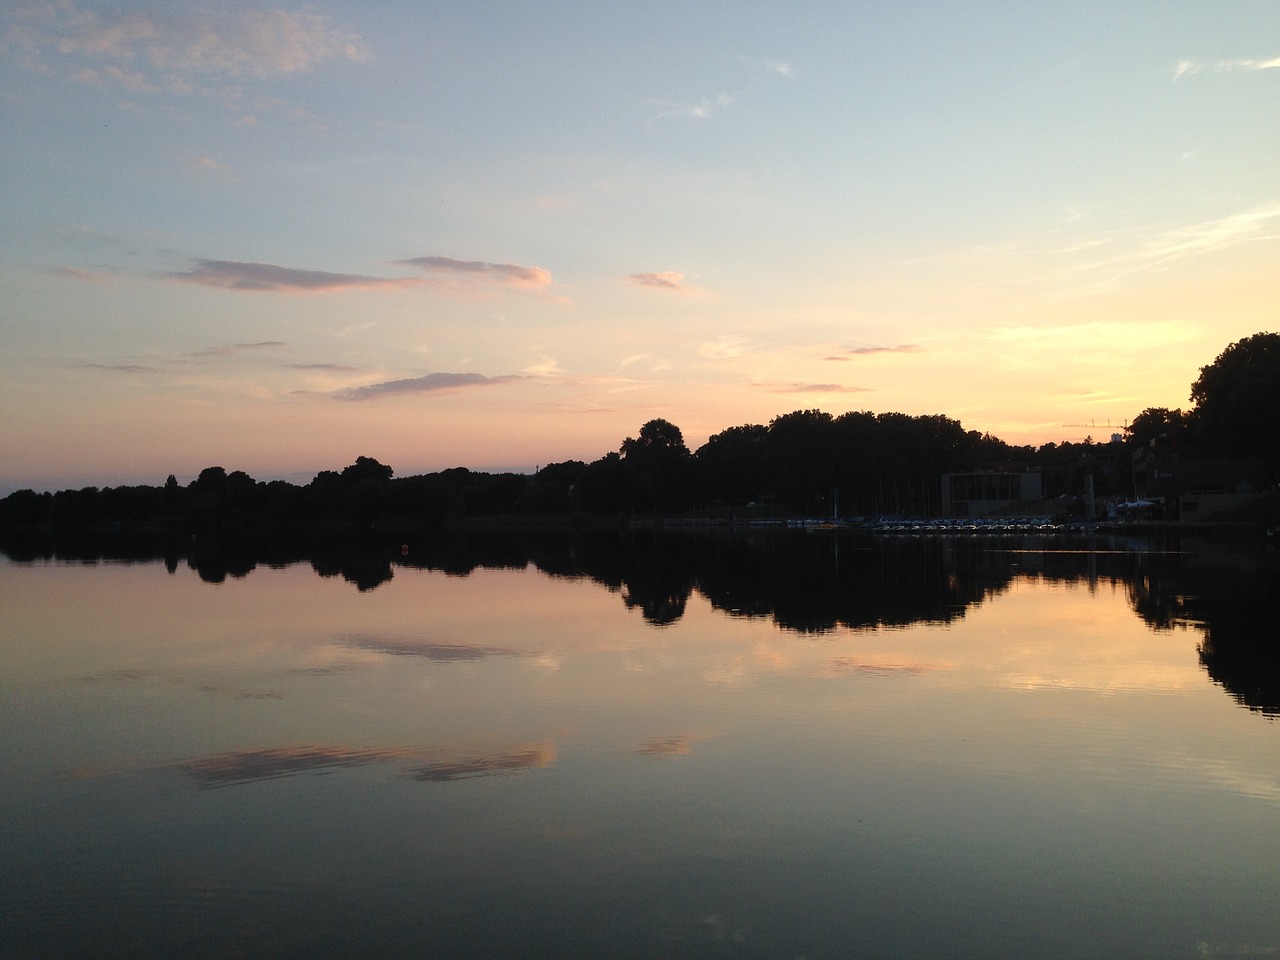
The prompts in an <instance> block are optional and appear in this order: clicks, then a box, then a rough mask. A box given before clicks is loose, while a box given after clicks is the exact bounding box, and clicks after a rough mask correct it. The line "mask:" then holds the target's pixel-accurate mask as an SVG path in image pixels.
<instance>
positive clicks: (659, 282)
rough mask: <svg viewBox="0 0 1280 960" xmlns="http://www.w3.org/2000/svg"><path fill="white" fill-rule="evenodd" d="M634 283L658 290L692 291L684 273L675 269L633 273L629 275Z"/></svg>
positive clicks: (629, 278)
mask: <svg viewBox="0 0 1280 960" xmlns="http://www.w3.org/2000/svg"><path fill="white" fill-rule="evenodd" d="M627 279H628V280H630V281H631V282H632V283H634V284H636V285H637V286H641V287H654V288H656V289H658V290H671V291H674V292H676V293H690V292H692V291H691V290H690V288H689V287H686V286H685V285H684V274H683V273H676V272H675V271H674V270H662V271H659V272H658V273H633V274H631V275H630V276H628V277H627Z"/></svg>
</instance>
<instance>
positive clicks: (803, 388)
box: [755, 383, 871, 393]
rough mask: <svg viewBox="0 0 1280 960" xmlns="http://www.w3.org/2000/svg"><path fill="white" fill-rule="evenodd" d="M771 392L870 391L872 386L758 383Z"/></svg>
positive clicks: (760, 387) (760, 386)
mask: <svg viewBox="0 0 1280 960" xmlns="http://www.w3.org/2000/svg"><path fill="white" fill-rule="evenodd" d="M755 386H756V387H757V388H758V389H761V390H767V391H768V392H769V393H870V392H871V388H870V387H846V386H845V385H844V384H842V383H758V384H756V385H755Z"/></svg>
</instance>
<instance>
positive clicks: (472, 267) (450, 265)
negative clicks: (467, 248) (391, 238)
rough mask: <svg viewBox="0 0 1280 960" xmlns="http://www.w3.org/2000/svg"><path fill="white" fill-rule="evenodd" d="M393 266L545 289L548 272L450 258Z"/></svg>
mask: <svg viewBox="0 0 1280 960" xmlns="http://www.w3.org/2000/svg"><path fill="white" fill-rule="evenodd" d="M392 263H395V264H399V265H403V266H408V267H420V268H421V269H422V270H424V271H426V272H427V273H433V274H437V275H441V274H443V275H445V276H453V277H466V278H477V279H481V280H487V281H492V282H495V283H501V284H507V285H509V286H516V287H547V286H550V285H551V273H550V272H549V271H547V270H544V269H543V268H542V267H525V266H521V265H520V264H518V263H490V262H488V261H486V260H455V259H454V258H453V257H412V258H410V259H407V260H393V261H392Z"/></svg>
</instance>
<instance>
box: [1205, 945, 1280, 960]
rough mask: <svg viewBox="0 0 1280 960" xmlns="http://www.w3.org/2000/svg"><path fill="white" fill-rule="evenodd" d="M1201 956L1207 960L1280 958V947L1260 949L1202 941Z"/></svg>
mask: <svg viewBox="0 0 1280 960" xmlns="http://www.w3.org/2000/svg"><path fill="white" fill-rule="evenodd" d="M1198 952H1199V955H1200V956H1201V957H1203V958H1205V960H1218V958H1234V957H1280V947H1260V946H1255V945H1254V944H1251V943H1206V942H1205V941H1203V940H1201V941H1200V944H1199V947H1198Z"/></svg>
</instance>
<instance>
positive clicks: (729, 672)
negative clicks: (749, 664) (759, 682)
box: [702, 658, 756, 690]
mask: <svg viewBox="0 0 1280 960" xmlns="http://www.w3.org/2000/svg"><path fill="white" fill-rule="evenodd" d="M702 679H704V680H705V681H706V682H707V683H709V684H711V685H712V686H713V687H729V688H730V689H732V690H742V689H745V688H747V687H752V686H755V683H756V678H755V677H754V676H752V675H751V674H750V673H749V672H748V671H747V668H746V666H745V665H744V664H743V662H742V660H741V658H739V659H738V660H736V661H735V662H733V663H731V664H727V665H725V666H723V667H720V668H718V669H714V670H708V671H706V672H705V673H703V675H702Z"/></svg>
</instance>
